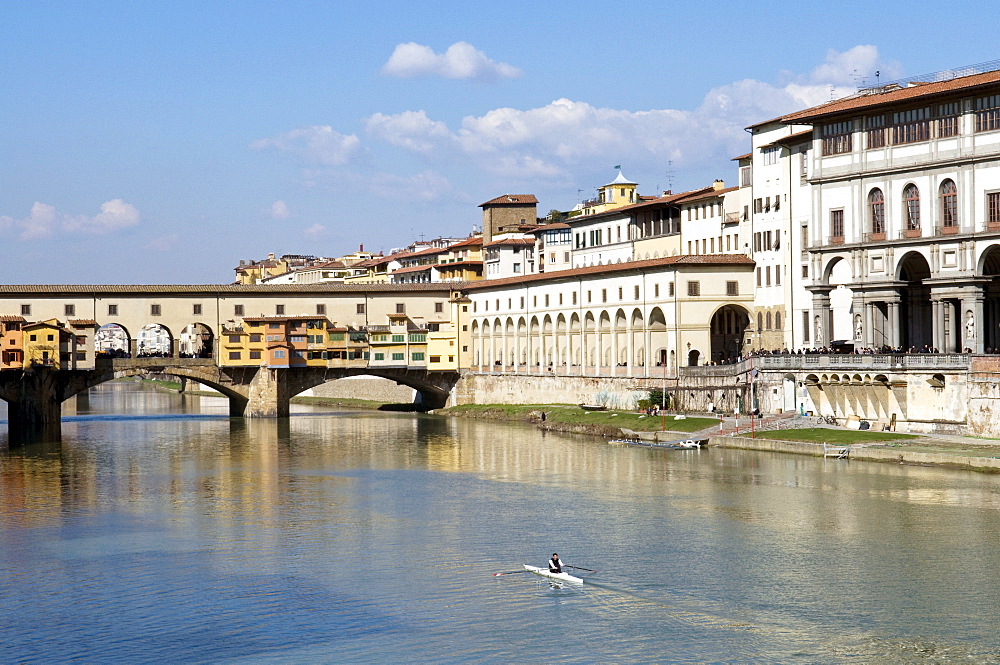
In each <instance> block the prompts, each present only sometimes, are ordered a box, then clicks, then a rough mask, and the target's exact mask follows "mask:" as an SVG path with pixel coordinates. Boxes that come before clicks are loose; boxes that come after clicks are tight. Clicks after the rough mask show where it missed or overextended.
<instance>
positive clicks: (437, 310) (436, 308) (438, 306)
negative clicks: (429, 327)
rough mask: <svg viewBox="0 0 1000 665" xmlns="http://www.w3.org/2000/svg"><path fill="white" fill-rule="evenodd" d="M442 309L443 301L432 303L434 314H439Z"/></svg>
mask: <svg viewBox="0 0 1000 665" xmlns="http://www.w3.org/2000/svg"><path fill="white" fill-rule="evenodd" d="M443 311H444V303H443V302H436V303H434V313H435V314H440V313H442V312H443Z"/></svg>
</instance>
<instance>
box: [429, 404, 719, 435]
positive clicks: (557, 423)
mask: <svg viewBox="0 0 1000 665" xmlns="http://www.w3.org/2000/svg"><path fill="white" fill-rule="evenodd" d="M435 413H440V414H444V415H452V416H460V417H464V418H481V419H485V420H506V421H514V422H525V423H533V424H535V425H538V426H539V427H542V428H544V429H548V430H554V431H561V432H578V433H581V434H594V435H596V436H618V435H620V433H621V432H620V428H622V427H624V428H626V429H631V430H636V431H639V432H654V431H659V430H660V429H661V428H662V429H666V430H667V431H670V432H679V433H683V434H687V433H690V432H697V431H699V430H702V429H705V428H706V427H712V426H713V425H716V424H718V422H719V421H718V420H716V419H714V418H683V419H681V420H674V419H673V418H674V416H673V415H668V416H666V418H665V419H661V418H660V417H659V416H646V415H644V414H639V413H635V412H633V411H585V410H584V409H581V408H580V407H579V406H577V405H575V404H463V405H461V406H452V407H449V408H447V409H441V410H439V411H436V412H435Z"/></svg>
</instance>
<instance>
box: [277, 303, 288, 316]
mask: <svg viewBox="0 0 1000 665" xmlns="http://www.w3.org/2000/svg"><path fill="white" fill-rule="evenodd" d="M274 315H275V316H284V315H285V306H284V305H275V306H274Z"/></svg>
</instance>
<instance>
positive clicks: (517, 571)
mask: <svg viewBox="0 0 1000 665" xmlns="http://www.w3.org/2000/svg"><path fill="white" fill-rule="evenodd" d="M526 572H528V571H526V570H508V571H507V572H504V573H493V577H500V576H501V575H519V574H520V573H526Z"/></svg>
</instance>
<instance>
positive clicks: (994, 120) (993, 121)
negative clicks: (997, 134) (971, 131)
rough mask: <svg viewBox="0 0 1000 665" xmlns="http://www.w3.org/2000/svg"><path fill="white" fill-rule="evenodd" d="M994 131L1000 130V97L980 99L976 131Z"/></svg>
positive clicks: (977, 104) (977, 105)
mask: <svg viewBox="0 0 1000 665" xmlns="http://www.w3.org/2000/svg"><path fill="white" fill-rule="evenodd" d="M994 129H1000V95H990V96H989V97H980V98H979V99H977V100H976V131H977V132H989V131H993V130H994Z"/></svg>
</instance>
